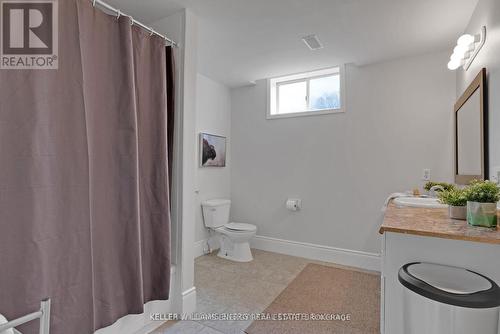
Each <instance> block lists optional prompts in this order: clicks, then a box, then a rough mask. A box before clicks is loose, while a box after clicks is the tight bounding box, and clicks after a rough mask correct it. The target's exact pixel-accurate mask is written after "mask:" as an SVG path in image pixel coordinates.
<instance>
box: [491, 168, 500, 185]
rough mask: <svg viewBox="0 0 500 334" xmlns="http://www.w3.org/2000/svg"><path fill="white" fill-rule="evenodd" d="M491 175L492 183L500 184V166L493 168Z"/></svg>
mask: <svg viewBox="0 0 500 334" xmlns="http://www.w3.org/2000/svg"><path fill="white" fill-rule="evenodd" d="M490 175H491V177H490V179H491V181H493V182H495V183H496V184H500V166H496V167H493V170H492V171H491V173H490Z"/></svg>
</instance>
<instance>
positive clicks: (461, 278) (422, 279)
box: [398, 262, 500, 308]
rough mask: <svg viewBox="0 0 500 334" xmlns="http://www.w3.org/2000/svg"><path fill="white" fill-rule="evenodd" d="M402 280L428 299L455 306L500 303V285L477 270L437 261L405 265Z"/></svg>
mask: <svg viewBox="0 0 500 334" xmlns="http://www.w3.org/2000/svg"><path fill="white" fill-rule="evenodd" d="M398 278H399V282H401V284H403V285H404V286H405V287H406V288H408V289H410V290H411V291H413V292H415V293H417V294H419V295H421V296H424V297H426V298H429V299H432V300H435V301H438V302H441V303H445V304H449V305H454V306H461V307H468V308H491V307H498V306H500V288H499V287H498V285H497V284H496V283H495V282H493V281H492V280H491V279H489V278H488V277H486V276H483V275H481V274H478V273H476V272H474V271H471V270H468V269H463V268H458V267H451V266H444V265H439V264H434V263H425V262H414V263H408V264H405V265H404V266H403V267H401V269H399V273H398Z"/></svg>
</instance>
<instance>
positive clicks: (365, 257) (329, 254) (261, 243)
mask: <svg viewBox="0 0 500 334" xmlns="http://www.w3.org/2000/svg"><path fill="white" fill-rule="evenodd" d="M250 245H251V247H252V248H256V249H261V250H265V251H269V252H275V253H281V254H286V255H292V256H297V257H303V258H306V259H310V260H317V261H325V262H331V263H336V264H340V265H344V266H350V267H356V268H361V269H366V270H372V271H380V269H381V261H380V254H376V253H368V252H362V251H357V250H350V249H342V248H336V247H330V246H322V245H315V244H310V243H306V242H298V241H291V240H283V239H277V238H270V237H264V236H256V237H255V238H253V239H252V240H251V242H250Z"/></svg>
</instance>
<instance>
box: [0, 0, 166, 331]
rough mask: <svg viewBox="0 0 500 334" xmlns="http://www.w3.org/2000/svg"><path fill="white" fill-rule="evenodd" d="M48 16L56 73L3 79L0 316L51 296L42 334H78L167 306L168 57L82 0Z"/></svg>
mask: <svg viewBox="0 0 500 334" xmlns="http://www.w3.org/2000/svg"><path fill="white" fill-rule="evenodd" d="M58 18H59V69H58V70H0V159H1V160H0V313H2V314H4V315H5V316H6V317H7V318H10V319H12V318H16V317H19V316H22V315H24V314H27V313H30V312H32V311H34V310H36V309H37V308H38V307H39V302H40V300H41V299H43V298H47V297H48V298H51V300H52V316H51V334H89V333H92V332H93V331H94V330H96V329H98V328H102V327H105V326H108V325H110V324H112V323H113V322H114V321H116V320H117V319H118V318H120V317H122V316H124V315H126V314H131V313H142V312H143V304H144V303H145V302H147V301H150V300H162V299H163V300H164V299H168V296H169V284H170V281H169V279H170V248H169V247H170V240H169V238H170V229H169V227H170V221H169V176H168V175H169V172H168V164H169V162H168V151H169V149H168V147H169V145H171V143H168V142H167V139H168V137H170V138H172V136H171V134H168V133H167V128H168V129H170V130H171V131H173V127H172V126H171V124H167V123H168V122H170V121H171V120H170V117H168V115H171V114H173V111H172V110H173V109H172V108H173V105H172V104H171V103H170V102H169V101H168V98H171V97H170V96H168V97H167V92H170V93H172V92H173V89H172V87H167V77H169V78H172V73H171V71H172V68H171V67H170V66H167V64H168V62H167V60H168V59H171V50H169V49H167V50H165V46H164V41H163V39H161V38H160V37H157V36H150V34H149V33H148V32H147V31H144V30H143V29H141V28H138V27H135V26H131V24H130V19H129V18H128V17H125V16H121V17H120V18H118V19H117V18H116V17H115V16H110V15H107V14H105V13H103V12H101V11H100V10H97V9H95V8H93V6H92V4H91V2H90V1H88V0H65V1H59V15H58ZM171 63H172V62H171V61H170V64H171ZM169 83H170V84H172V83H173V81H172V80H169ZM167 108H170V109H169V110H167ZM167 118H169V119H168V120H167ZM19 330H21V331H22V332H23V333H25V334H30V333H36V332H37V330H38V325H37V324H36V323H34V324H29V325H25V326H21V327H20V328H19Z"/></svg>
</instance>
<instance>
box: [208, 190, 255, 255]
mask: <svg viewBox="0 0 500 334" xmlns="http://www.w3.org/2000/svg"><path fill="white" fill-rule="evenodd" d="M201 206H202V208H203V220H204V222H205V226H206V227H207V228H209V229H211V230H212V231H214V232H215V233H216V234H217V235H218V236H219V239H220V249H219V253H218V254H217V256H219V257H221V258H224V259H228V260H232V261H237V262H249V261H252V260H253V256H252V252H251V250H250V244H249V241H250V239H252V238H253V237H254V236H255V234H256V233H257V226H255V225H252V224H245V223H233V222H229V210H230V208H231V201H230V200H228V199H211V200H207V201H203V202H202V203H201Z"/></svg>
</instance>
